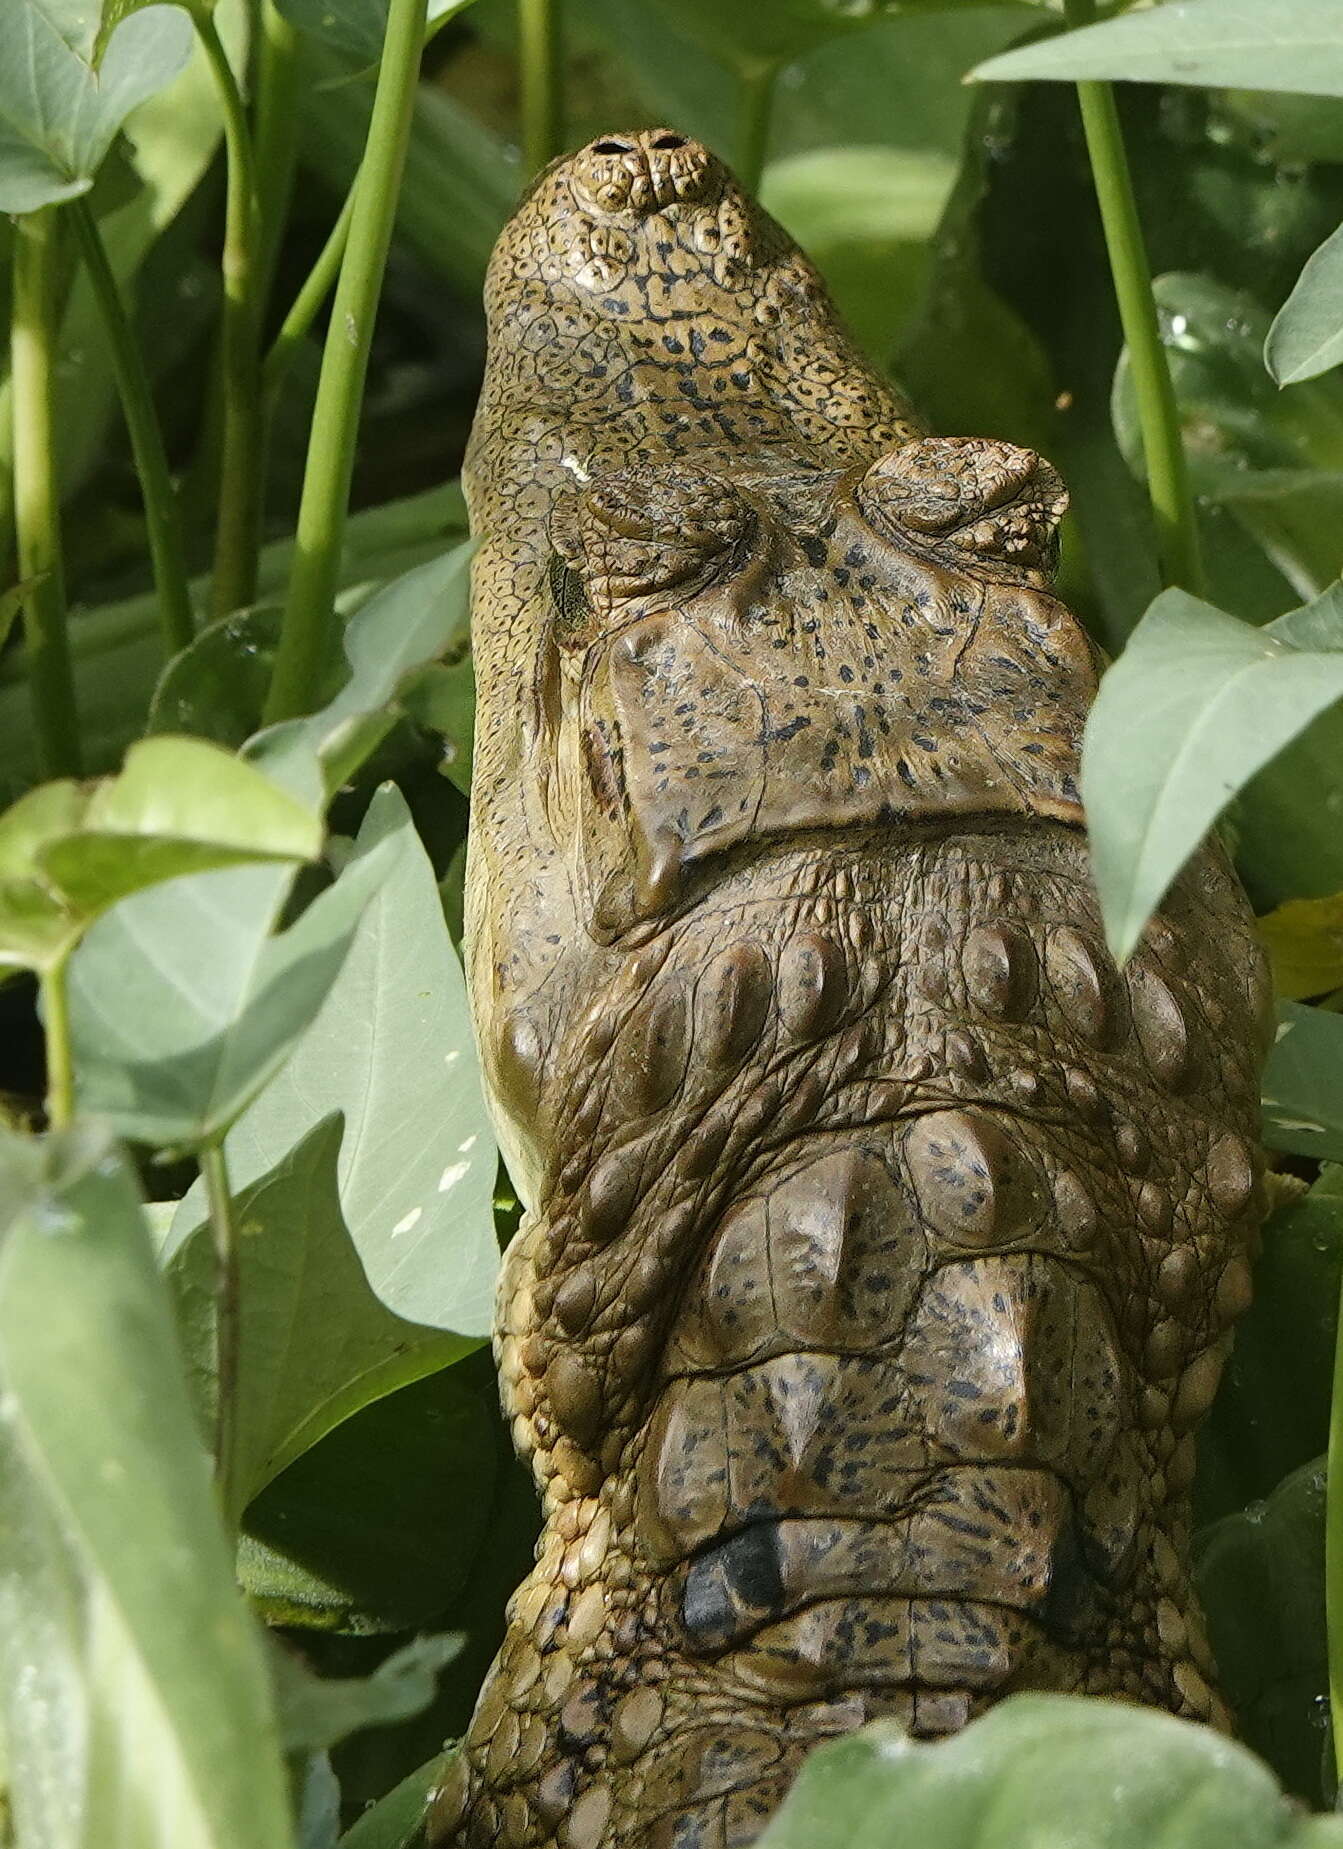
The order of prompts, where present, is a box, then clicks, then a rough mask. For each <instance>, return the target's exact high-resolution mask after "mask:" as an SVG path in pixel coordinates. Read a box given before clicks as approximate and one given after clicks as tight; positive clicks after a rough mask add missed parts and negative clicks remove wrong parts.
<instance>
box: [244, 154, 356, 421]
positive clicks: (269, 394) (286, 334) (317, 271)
mask: <svg viewBox="0 0 1343 1849" xmlns="http://www.w3.org/2000/svg"><path fill="white" fill-rule="evenodd" d="M358 184H359V178H358V175H357V174H356V176H355V181H354V185H353V186H351V188H350V190H349V192H348V193H347V194H346V195H345V203H344V205H343V206H342V207H341V209H340V217H339V218H338V219H337V220H336V222H335V224H334V225H333V226H332V227H331V233H330V236H329V237H328V238H327V240H326V243H325V244H323V246H322V248H321V251H320V253H319V254H318V257H317V261H316V262H315V263H314V264H313V266H312V268H311V269H310V270H309V271H308V274H307V276H306V278H305V279H304V282H303V287H302V288H301V289H300V290H299V292H298V294H297V295H296V296H295V297H294V300H293V304H292V306H291V307H290V310H289V313H288V314H287V315H286V316H285V318H284V322H283V324H282V326H281V328H280V331H279V333H278V334H277V335H276V336H275V338H274V340H273V341H272V342H271V344H270V351H269V352H268V353H267V354H266V357H265V359H264V360H263V361H262V364H261V396H262V399H263V401H264V403H265V406H266V412H267V415H268V416H269V414H270V413H271V412H272V411H273V410H274V409H275V400H276V398H277V397H278V396H279V391H280V387H281V386H282V385H283V384H284V379H285V374H286V373H287V372H288V371H289V368H290V365H291V364H292V362H293V358H294V355H295V353H296V352H297V351H298V349H299V346H300V345H301V344H302V341H303V337H304V335H305V334H306V333H307V332H308V329H309V328H310V327H311V326H312V324H313V322H314V321H315V320H316V319H317V316H318V313H319V312H320V310H321V307H322V304H323V302H325V300H326V298H327V297H328V295H330V293H331V291H332V289H333V288H334V286H335V282H336V277H337V276H338V275H339V274H340V263H341V258H342V257H343V256H344V255H345V246H346V243H347V242H348V240H349V236H350V220H351V219H352V218H353V216H354V193H355V187H356V186H357V185H358Z"/></svg>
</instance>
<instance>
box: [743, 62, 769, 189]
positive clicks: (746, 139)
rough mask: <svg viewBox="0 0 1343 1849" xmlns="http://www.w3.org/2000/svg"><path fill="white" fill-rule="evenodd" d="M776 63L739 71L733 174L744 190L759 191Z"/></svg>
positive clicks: (766, 150) (766, 144)
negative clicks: (735, 172)
mask: <svg viewBox="0 0 1343 1849" xmlns="http://www.w3.org/2000/svg"><path fill="white" fill-rule="evenodd" d="M778 75H779V66H778V65H777V64H758V65H756V66H755V67H754V68H753V69H751V70H746V71H743V72H742V74H741V96H740V104H741V110H740V114H739V115H738V118H737V178H738V179H739V180H740V181H741V183H742V186H743V187H744V188H745V190H746V191H747V192H748V193H758V192H759V191H760V181H761V178H762V176H763V174H764V171H765V157H766V155H767V154H768V152H769V130H770V122H771V119H772V117H773V114H774V84H775V80H776V78H777V77H778Z"/></svg>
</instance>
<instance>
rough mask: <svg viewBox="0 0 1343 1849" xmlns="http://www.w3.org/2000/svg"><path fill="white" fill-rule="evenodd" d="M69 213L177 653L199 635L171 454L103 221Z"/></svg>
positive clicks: (162, 609)
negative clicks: (108, 354) (108, 353)
mask: <svg viewBox="0 0 1343 1849" xmlns="http://www.w3.org/2000/svg"><path fill="white" fill-rule="evenodd" d="M69 210H70V217H71V220H72V222H73V224H74V227H75V233H76V235H77V237H78V239H79V244H80V249H81V251H82V253H83V257H84V267H85V269H86V270H87V271H88V273H89V281H90V283H91V284H92V286H93V293H94V296H95V297H96V298H97V302H98V309H99V312H100V313H101V315H102V317H103V326H104V328H105V330H106V333H107V340H108V345H109V346H110V348H111V350H112V367H113V370H114V372H115V373H116V376H117V390H118V391H119V392H120V394H121V409H122V412H123V414H124V416H125V419H126V428H127V430H128V431H129V433H130V439H131V449H132V451H133V453H134V456H135V469H136V473H137V474H138V475H139V477H140V492H141V494H142V496H143V498H144V508H145V527H146V529H147V532H148V536H149V554H150V557H151V559H152V560H153V564H154V587H155V589H156V590H157V592H158V604H159V620H160V622H161V623H162V625H163V638H164V642H165V644H166V646H167V650H168V653H169V654H170V655H175V654H176V653H177V652H178V650H179V649H184V648H186V647H187V646H188V644H189V643H190V641H191V638H192V636H193V635H194V633H195V627H196V626H195V619H194V616H193V614H192V609H191V593H190V591H189V590H188V588H187V566H186V553H185V551H184V550H183V546H182V530H181V525H180V523H179V520H178V512H177V496H176V494H175V493H174V491H173V484H172V477H171V476H170V474H169V472H168V458H167V455H166V454H165V452H164V448H163V432H162V431H161V430H160V428H159V420H158V417H157V415H156V414H155V411H154V399H153V395H152V393H151V392H150V389H149V378H148V375H147V374H146V372H145V363H144V356H143V355H142V354H141V352H140V347H139V344H138V342H137V341H136V338H135V335H134V334H133V333H132V331H131V324H130V320H129V318H128V316H127V314H126V308H125V304H124V303H123V302H122V299H121V292H120V290H119V289H118V288H117V279H116V277H115V276H114V275H113V273H112V265H111V264H110V263H109V262H108V258H107V250H106V247H105V246H104V244H103V239H102V233H101V232H100V231H99V229H98V222H97V220H96V219H95V218H94V216H93V213H92V211H91V210H90V209H89V203H88V200H87V199H76V200H74V201H73V202H72V203H71V205H70V208H69Z"/></svg>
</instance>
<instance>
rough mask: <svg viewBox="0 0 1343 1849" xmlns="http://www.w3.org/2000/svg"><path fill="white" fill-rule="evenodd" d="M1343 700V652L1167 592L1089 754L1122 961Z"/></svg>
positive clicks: (1133, 645)
mask: <svg viewBox="0 0 1343 1849" xmlns="http://www.w3.org/2000/svg"><path fill="white" fill-rule="evenodd" d="M1288 633H1290V632H1288ZM1340 641H1341V642H1343V637H1340ZM1341 696H1343V646H1340V647H1339V648H1338V649H1337V650H1336V652H1326V651H1325V650H1322V649H1301V648H1294V647H1292V646H1291V645H1290V643H1289V642H1287V641H1283V640H1279V639H1278V638H1277V636H1276V635H1275V634H1274V632H1273V629H1272V628H1271V627H1270V628H1269V629H1267V630H1262V629H1254V628H1252V627H1251V626H1250V625H1249V624H1247V623H1241V622H1238V621H1237V619H1236V618H1235V617H1232V616H1228V615H1227V614H1226V613H1225V612H1224V611H1222V610H1217V609H1214V608H1213V606H1212V605H1211V604H1206V603H1203V602H1202V601H1201V600H1200V599H1198V598H1196V597H1190V596H1189V595H1188V594H1187V593H1186V592H1184V591H1179V590H1169V591H1163V592H1162V593H1161V595H1160V596H1159V597H1158V598H1157V599H1156V601H1155V602H1154V603H1153V604H1152V606H1151V607H1150V609H1149V610H1148V611H1147V613H1146V615H1145V616H1144V617H1143V619H1142V621H1141V622H1140V623H1139V624H1138V627H1137V628H1136V629H1135V630H1134V632H1133V635H1132V637H1131V638H1130V640H1129V645H1128V647H1127V648H1126V649H1125V651H1124V653H1123V655H1121V657H1120V658H1119V660H1118V661H1117V662H1116V663H1115V664H1114V666H1113V667H1112V668H1111V669H1110V670H1109V672H1108V673H1107V674H1106V675H1105V677H1104V678H1103V680H1102V682H1101V688H1100V694H1099V696H1098V698H1097V700H1096V704H1095V706H1094V707H1093V709H1092V712H1091V714H1090V717H1089V718H1088V721H1087V728H1086V737H1085V743H1084V747H1083V753H1082V800H1083V802H1084V804H1085V806H1086V811H1087V821H1088V826H1089V830H1090V836H1091V855H1092V865H1093V869H1094V872H1095V877H1096V886H1097V890H1098V892H1099V895H1100V901H1101V909H1102V912H1103V914H1104V917H1105V927H1106V936H1107V938H1108V940H1109V943H1110V946H1111V948H1112V950H1113V951H1114V953H1115V955H1116V956H1117V957H1120V958H1124V957H1127V956H1128V954H1129V952H1130V951H1131V950H1132V949H1133V947H1134V945H1135V944H1136V943H1137V941H1138V937H1139V935H1140V933H1141V931H1142V927H1143V925H1144V924H1145V923H1146V921H1147V919H1148V917H1149V916H1150V915H1151V913H1152V911H1153V910H1154V909H1155V907H1156V906H1157V905H1158V904H1159V903H1160V900H1161V897H1162V895H1163V893H1164V892H1165V891H1166V889H1167V887H1168V886H1169V885H1170V883H1171V881H1172V880H1173V879H1174V878H1175V876H1176V874H1177V873H1178V872H1179V870H1180V868H1181V867H1182V866H1183V865H1184V863H1185V861H1186V860H1187V859H1188V858H1189V856H1190V854H1192V853H1193V851H1194V849H1195V848H1196V847H1197V846H1198V844H1199V842H1200V841H1201V840H1202V838H1203V836H1204V835H1205V834H1206V832H1207V831H1208V829H1209V828H1210V827H1211V826H1212V824H1213V822H1214V821H1215V820H1216V819H1217V817H1218V815H1219V814H1220V813H1221V811H1222V810H1223V809H1224V808H1225V806H1226V804H1227V802H1228V801H1229V800H1230V798H1231V797H1232V796H1234V795H1235V793H1236V791H1237V790H1239V789H1241V788H1243V787H1244V785H1245V784H1246V783H1247V782H1248V781H1249V779H1250V778H1251V777H1252V776H1253V775H1254V773H1255V772H1256V771H1257V770H1259V769H1260V768H1261V767H1262V766H1263V765H1265V764H1267V763H1268V762H1269V760H1270V759H1271V758H1273V757H1274V756H1275V755H1276V754H1277V753H1278V752H1279V751H1281V750H1282V748H1283V746H1284V745H1286V744H1287V743H1288V742H1289V741H1290V740H1291V739H1292V738H1294V737H1295V736H1296V735H1297V733H1299V732H1300V731H1302V730H1303V728H1304V727H1305V726H1306V725H1308V724H1309V722H1310V721H1311V720H1312V719H1313V718H1315V716H1316V715H1317V714H1318V713H1321V712H1323V711H1324V710H1325V708H1327V707H1329V706H1331V705H1332V704H1333V702H1334V701H1335V700H1337V699H1339V698H1340V697H1341Z"/></svg>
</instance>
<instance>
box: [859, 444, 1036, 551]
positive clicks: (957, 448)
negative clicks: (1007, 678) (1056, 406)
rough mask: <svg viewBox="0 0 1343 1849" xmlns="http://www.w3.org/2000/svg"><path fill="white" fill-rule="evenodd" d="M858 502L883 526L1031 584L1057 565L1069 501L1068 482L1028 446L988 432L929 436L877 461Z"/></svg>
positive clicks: (863, 484)
mask: <svg viewBox="0 0 1343 1849" xmlns="http://www.w3.org/2000/svg"><path fill="white" fill-rule="evenodd" d="M858 503H859V506H860V507H861V508H862V510H863V512H864V514H865V515H866V516H867V518H868V519H869V520H870V521H871V522H872V524H873V525H874V526H876V527H878V528H884V529H885V530H886V531H888V532H890V533H892V535H893V536H894V537H895V538H896V539H897V540H898V539H899V538H900V537H901V536H902V534H903V535H907V536H908V537H909V538H910V539H913V540H914V541H915V542H916V543H919V544H922V545H924V546H932V547H934V548H935V549H936V550H938V551H939V552H951V553H953V554H954V553H960V554H962V555H963V556H965V557H966V559H967V563H969V562H970V561H973V563H974V564H975V565H978V566H980V567H981V568H982V567H985V566H990V567H991V566H999V567H1001V566H1006V567H1008V568H1009V570H1010V572H1011V574H1012V575H1013V576H1014V577H1016V578H1018V579H1024V580H1026V581H1029V582H1036V581H1042V580H1043V579H1044V578H1045V577H1047V576H1048V574H1049V573H1050V572H1051V571H1052V569H1053V566H1054V562H1055V559H1056V557H1057V553H1058V538H1057V529H1058V523H1059V521H1060V520H1061V519H1062V517H1063V513H1064V510H1065V509H1066V507H1067V505H1068V496H1067V492H1066V490H1065V489H1064V486H1063V482H1062V481H1061V479H1060V478H1059V476H1058V475H1057V474H1056V473H1055V471H1054V470H1053V469H1051V468H1050V466H1049V464H1048V463H1047V462H1042V461H1041V460H1040V458H1039V457H1038V456H1037V455H1036V454H1035V453H1034V452H1033V451H1032V450H1028V449H1017V448H1016V447H1015V446H1014V445H1013V444H1011V443H999V442H996V441H994V440H991V439H988V438H981V437H929V438H926V439H925V440H923V441H922V442H918V443H908V444H906V445H905V446H904V448H902V449H897V450H893V451H892V452H891V453H890V455H888V456H883V457H881V458H880V460H879V461H877V462H874V463H873V464H872V466H871V468H870V469H869V470H868V471H867V473H866V475H864V477H863V479H862V481H861V482H860V483H859V485H858Z"/></svg>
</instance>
